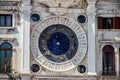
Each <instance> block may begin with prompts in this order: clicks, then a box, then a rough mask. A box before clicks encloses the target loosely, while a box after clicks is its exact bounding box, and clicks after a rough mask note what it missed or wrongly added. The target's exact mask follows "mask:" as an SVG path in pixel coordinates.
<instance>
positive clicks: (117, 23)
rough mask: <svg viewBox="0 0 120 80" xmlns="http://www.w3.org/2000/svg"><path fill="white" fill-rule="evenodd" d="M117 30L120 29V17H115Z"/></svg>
mask: <svg viewBox="0 0 120 80" xmlns="http://www.w3.org/2000/svg"><path fill="white" fill-rule="evenodd" d="M115 29H120V17H115Z"/></svg>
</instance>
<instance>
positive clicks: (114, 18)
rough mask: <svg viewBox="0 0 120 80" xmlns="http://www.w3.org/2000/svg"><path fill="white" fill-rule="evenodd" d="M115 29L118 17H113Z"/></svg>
mask: <svg viewBox="0 0 120 80" xmlns="http://www.w3.org/2000/svg"><path fill="white" fill-rule="evenodd" d="M113 29H116V17H113Z"/></svg>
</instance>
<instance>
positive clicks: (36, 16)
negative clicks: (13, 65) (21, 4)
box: [31, 14, 40, 22]
mask: <svg viewBox="0 0 120 80" xmlns="http://www.w3.org/2000/svg"><path fill="white" fill-rule="evenodd" d="M31 19H32V20H33V21H34V22H37V21H39V20H40V16H39V15H38V14H32V15H31Z"/></svg>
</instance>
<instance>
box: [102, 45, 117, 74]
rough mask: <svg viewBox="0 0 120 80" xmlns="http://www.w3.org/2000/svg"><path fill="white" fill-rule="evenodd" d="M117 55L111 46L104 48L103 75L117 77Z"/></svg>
mask: <svg viewBox="0 0 120 80" xmlns="http://www.w3.org/2000/svg"><path fill="white" fill-rule="evenodd" d="M114 57H115V55H114V48H113V47H112V46H111V45H106V46H104V47H103V71H102V74H103V75H115V64H114V63H115V62H114V61H115V60H114V59H115V58H114Z"/></svg>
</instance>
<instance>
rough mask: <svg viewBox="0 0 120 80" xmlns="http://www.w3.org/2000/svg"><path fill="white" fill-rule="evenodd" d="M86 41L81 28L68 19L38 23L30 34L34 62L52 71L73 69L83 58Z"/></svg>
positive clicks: (56, 18)
mask: <svg viewBox="0 0 120 80" xmlns="http://www.w3.org/2000/svg"><path fill="white" fill-rule="evenodd" d="M86 50H87V40H86V35H85V32H84V31H83V29H82V27H81V26H80V25H79V24H77V23H76V22H75V21H74V20H71V19H69V18H68V17H51V18H47V19H45V20H43V21H41V22H40V23H38V24H37V25H36V26H35V27H34V29H33V31H32V34H31V51H32V54H33V56H34V58H35V60H36V61H37V62H38V63H39V64H41V65H42V66H43V67H45V68H47V69H49V70H53V71H66V70H69V69H72V68H74V67H75V66H76V65H78V64H79V63H80V62H81V61H82V59H83V58H84V56H85V54H86Z"/></svg>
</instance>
